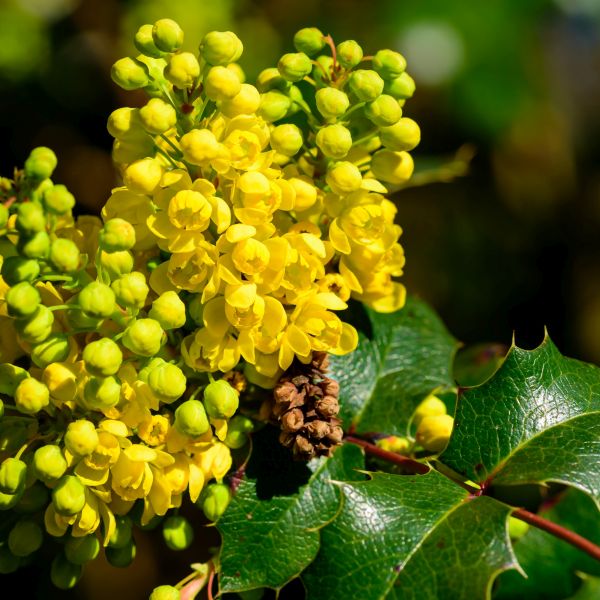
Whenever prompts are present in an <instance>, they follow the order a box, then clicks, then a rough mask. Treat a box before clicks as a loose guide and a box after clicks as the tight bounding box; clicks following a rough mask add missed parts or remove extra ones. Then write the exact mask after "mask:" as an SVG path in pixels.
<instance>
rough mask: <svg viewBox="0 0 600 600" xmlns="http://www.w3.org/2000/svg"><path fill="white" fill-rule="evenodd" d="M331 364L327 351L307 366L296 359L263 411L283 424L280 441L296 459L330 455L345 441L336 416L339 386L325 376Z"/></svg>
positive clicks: (268, 416) (271, 419)
mask: <svg viewBox="0 0 600 600" xmlns="http://www.w3.org/2000/svg"><path fill="white" fill-rule="evenodd" d="M328 363H329V359H328V356H327V354H326V353H325V352H315V353H313V357H312V361H311V362H310V363H309V364H307V365H305V364H302V363H301V362H299V361H297V360H296V361H294V363H293V364H292V366H291V367H290V368H289V369H288V370H287V371H286V373H285V374H284V376H283V377H282V378H281V379H280V380H279V382H278V384H277V385H276V386H275V389H274V390H273V398H272V399H271V400H269V401H268V402H267V403H266V404H265V405H263V407H262V410H261V412H262V413H263V416H264V417H266V418H267V419H268V420H269V421H271V422H272V423H275V424H277V425H279V427H281V434H280V436H279V441H280V442H281V443H282V444H283V445H284V446H286V447H287V448H291V450H292V453H293V455H294V458H296V459H297V460H310V459H311V458H313V457H315V456H331V454H332V453H333V451H334V450H335V448H336V446H339V445H340V444H341V443H342V437H343V435H344V432H343V430H342V428H341V427H340V423H341V421H340V419H338V418H337V414H338V412H339V409H340V407H339V404H338V394H339V390H340V386H339V385H338V382H337V381H334V380H333V379H330V378H329V377H327V376H326V375H325V373H326V372H327V366H328Z"/></svg>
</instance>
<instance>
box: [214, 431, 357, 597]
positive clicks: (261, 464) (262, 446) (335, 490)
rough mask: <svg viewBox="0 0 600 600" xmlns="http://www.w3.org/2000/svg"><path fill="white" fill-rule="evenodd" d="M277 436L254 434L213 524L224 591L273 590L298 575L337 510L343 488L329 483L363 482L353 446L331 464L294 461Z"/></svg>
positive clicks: (345, 447) (342, 449)
mask: <svg viewBox="0 0 600 600" xmlns="http://www.w3.org/2000/svg"><path fill="white" fill-rule="evenodd" d="M277 434H278V432H277V431H276V430H275V429H274V428H273V427H266V428H265V429H263V430H262V431H261V432H259V433H258V434H256V435H254V436H253V438H252V439H253V444H254V447H253V451H252V456H251V458H250V461H249V463H248V465H247V468H246V473H245V476H244V478H243V480H242V481H241V483H240V485H239V488H238V489H237V492H236V494H235V496H234V498H233V500H232V501H231V504H230V505H229V507H228V509H227V511H226V512H225V514H224V515H223V516H222V517H221V519H220V520H219V521H218V522H217V528H218V530H219V532H220V533H221V536H222V542H223V545H222V549H221V556H220V561H221V575H220V579H219V583H220V588H221V591H222V592H235V591H242V590H249V589H253V588H257V587H269V588H274V589H279V588H281V587H283V586H284V585H285V584H286V583H287V582H288V581H290V580H291V579H293V578H294V577H296V576H297V575H298V574H299V573H300V572H301V571H302V570H303V569H304V568H306V567H307V566H308V565H309V563H310V562H311V561H312V560H313V559H314V558H315V556H316V555H317V552H318V550H319V538H320V534H319V529H321V528H322V527H324V526H325V525H326V524H327V523H329V522H330V521H331V520H332V519H334V518H335V516H336V514H337V513H338V511H339V509H340V503H341V490H340V489H339V486H338V485H336V484H333V483H332V481H344V480H357V479H361V477H362V476H361V475H360V474H359V473H357V472H356V469H363V468H364V458H363V454H362V452H361V451H360V449H359V448H358V447H356V446H353V445H352V444H345V445H343V446H342V447H340V448H338V449H337V450H336V452H335V453H334V455H333V457H331V458H329V459H325V458H321V459H314V460H312V461H310V462H309V463H302V462H293V461H292V458H291V454H290V452H289V450H287V449H285V448H283V447H282V446H281V445H280V444H279V443H278V441H277Z"/></svg>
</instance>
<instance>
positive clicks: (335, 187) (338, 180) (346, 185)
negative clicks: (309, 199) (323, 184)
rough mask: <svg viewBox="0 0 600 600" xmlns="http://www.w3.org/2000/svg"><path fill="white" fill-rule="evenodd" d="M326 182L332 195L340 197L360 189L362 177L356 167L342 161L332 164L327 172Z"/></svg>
mask: <svg viewBox="0 0 600 600" xmlns="http://www.w3.org/2000/svg"><path fill="white" fill-rule="evenodd" d="M326 181H327V185H329V187H330V188H331V190H332V191H333V192H334V193H336V194H338V195H339V196H342V195H343V194H349V193H350V192H354V191H355V190H357V189H359V188H360V186H361V184H362V175H361V174H360V170H359V169H358V167H357V166H356V165H354V164H352V163H351V162H347V161H343V162H338V163H336V164H334V165H333V166H332V167H331V168H330V169H329V171H327V177H326Z"/></svg>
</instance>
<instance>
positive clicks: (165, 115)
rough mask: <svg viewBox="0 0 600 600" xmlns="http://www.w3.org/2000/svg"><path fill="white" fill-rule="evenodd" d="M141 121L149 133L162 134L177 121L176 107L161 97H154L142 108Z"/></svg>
mask: <svg viewBox="0 0 600 600" xmlns="http://www.w3.org/2000/svg"><path fill="white" fill-rule="evenodd" d="M140 121H141V122H142V125H143V127H144V129H145V130H146V131H147V132H148V133H153V134H160V133H164V132H165V131H167V130H169V129H171V127H173V126H174V125H175V123H176V122H177V113H176V112H175V109H174V108H173V107H172V106H171V105H170V104H167V103H166V102H165V101H164V100H161V99H160V98H152V99H151V100H149V101H148V104H146V106H143V107H142V108H140Z"/></svg>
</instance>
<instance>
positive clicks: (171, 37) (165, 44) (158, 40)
mask: <svg viewBox="0 0 600 600" xmlns="http://www.w3.org/2000/svg"><path fill="white" fill-rule="evenodd" d="M152 39H153V40H154V45H155V46H156V47H157V48H158V49H159V50H162V51H163V52H176V51H177V50H179V48H181V45H182V44H183V30H182V29H181V27H179V25H178V24H177V23H176V22H175V21H173V20H172V19H159V20H158V21H156V23H154V26H153V27H152Z"/></svg>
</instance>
